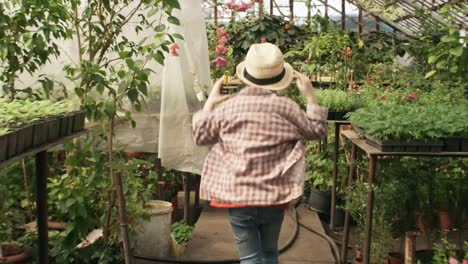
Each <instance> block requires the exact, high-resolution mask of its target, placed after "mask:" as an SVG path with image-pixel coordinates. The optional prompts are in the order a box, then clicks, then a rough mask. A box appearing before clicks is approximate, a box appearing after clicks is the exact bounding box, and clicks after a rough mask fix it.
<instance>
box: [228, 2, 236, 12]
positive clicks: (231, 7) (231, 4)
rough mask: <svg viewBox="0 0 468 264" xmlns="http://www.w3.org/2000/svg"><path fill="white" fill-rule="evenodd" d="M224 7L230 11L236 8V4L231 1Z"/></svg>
mask: <svg viewBox="0 0 468 264" xmlns="http://www.w3.org/2000/svg"><path fill="white" fill-rule="evenodd" d="M226 6H227V8H229V9H231V10H233V9H236V8H237V4H236V2H234V1H231V2H229V3H227V4H226Z"/></svg>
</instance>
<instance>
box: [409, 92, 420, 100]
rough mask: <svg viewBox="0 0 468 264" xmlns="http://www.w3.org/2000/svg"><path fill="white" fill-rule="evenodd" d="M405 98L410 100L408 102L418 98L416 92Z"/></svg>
mask: <svg viewBox="0 0 468 264" xmlns="http://www.w3.org/2000/svg"><path fill="white" fill-rule="evenodd" d="M406 98H408V99H410V100H416V99H417V98H418V94H417V93H416V92H412V93H411V94H410V95H409V96H407V97H406Z"/></svg>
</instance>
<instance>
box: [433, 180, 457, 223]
mask: <svg viewBox="0 0 468 264" xmlns="http://www.w3.org/2000/svg"><path fill="white" fill-rule="evenodd" d="M438 176H440V175H438ZM452 188H453V186H452V185H451V184H450V181H449V179H447V178H442V177H437V178H436V180H435V186H434V206H435V208H436V212H437V215H438V219H439V227H440V229H442V230H449V229H452V227H453V223H452V218H451V214H450V198H449V195H450V192H451V191H452Z"/></svg>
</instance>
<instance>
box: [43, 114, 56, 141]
mask: <svg viewBox="0 0 468 264" xmlns="http://www.w3.org/2000/svg"><path fill="white" fill-rule="evenodd" d="M44 122H45V123H46V126H47V141H54V140H56V139H57V138H59V136H60V119H59V118H58V117H49V118H47V119H46V120H45V121H44Z"/></svg>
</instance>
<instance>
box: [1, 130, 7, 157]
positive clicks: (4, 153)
mask: <svg viewBox="0 0 468 264" xmlns="http://www.w3.org/2000/svg"><path fill="white" fill-rule="evenodd" d="M7 135H8V134H4V135H1V136H0V162H2V161H4V160H6V159H7V154H8V143H7V142H8V137H7Z"/></svg>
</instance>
